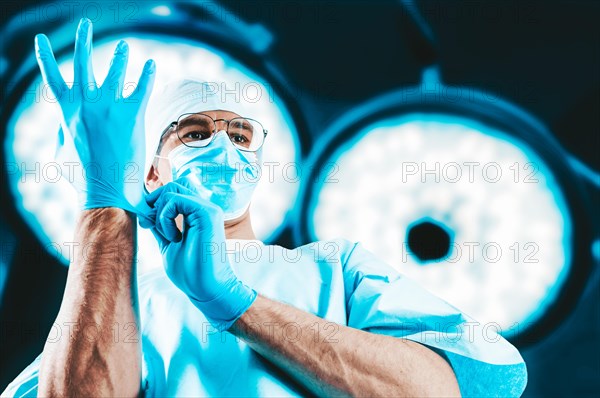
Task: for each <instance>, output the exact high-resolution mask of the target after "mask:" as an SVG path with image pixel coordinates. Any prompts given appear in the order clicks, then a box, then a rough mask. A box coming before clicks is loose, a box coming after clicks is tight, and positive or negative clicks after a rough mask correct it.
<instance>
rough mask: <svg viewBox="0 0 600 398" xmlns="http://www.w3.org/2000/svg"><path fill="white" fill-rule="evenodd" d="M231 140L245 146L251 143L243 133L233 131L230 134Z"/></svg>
mask: <svg viewBox="0 0 600 398" xmlns="http://www.w3.org/2000/svg"><path fill="white" fill-rule="evenodd" d="M229 138H230V139H231V142H233V143H236V144H240V145H243V146H245V147H247V146H249V145H250V140H249V139H248V138H247V137H246V136H245V135H243V134H239V133H233V134H231V135H230V136H229Z"/></svg>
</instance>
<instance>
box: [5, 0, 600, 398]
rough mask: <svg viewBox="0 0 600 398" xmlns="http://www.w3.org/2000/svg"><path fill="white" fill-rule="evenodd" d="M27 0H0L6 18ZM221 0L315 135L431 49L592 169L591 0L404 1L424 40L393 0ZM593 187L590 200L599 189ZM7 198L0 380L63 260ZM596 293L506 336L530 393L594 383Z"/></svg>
mask: <svg viewBox="0 0 600 398" xmlns="http://www.w3.org/2000/svg"><path fill="white" fill-rule="evenodd" d="M35 3H36V2H34V1H18V2H6V1H0V6H1V8H2V10H1V15H0V18H1V24H2V26H4V25H5V23H6V22H7V21H8V20H9V19H10V18H11V16H13V15H14V14H15V13H17V12H20V11H22V10H23V9H25V8H26V7H28V6H29V5H32V4H35ZM222 4H224V5H226V6H227V7H228V8H229V9H230V10H232V11H234V12H236V13H237V14H239V15H240V16H242V17H243V18H244V19H245V20H248V21H257V22H261V23H263V24H264V25H265V26H266V27H267V28H268V29H269V30H270V31H271V32H272V33H273V35H274V37H275V44H274V47H273V49H272V51H271V55H272V56H273V57H274V59H276V60H277V62H278V63H279V66H280V68H281V69H282V70H284V71H285V73H286V74H287V77H288V79H289V80H290V81H292V82H293V83H294V84H295V86H296V88H298V89H299V90H300V91H301V92H302V93H303V95H302V98H299V99H298V104H299V106H300V108H301V109H302V111H303V112H304V114H305V115H308V117H307V120H306V122H307V125H308V127H309V128H308V130H307V131H310V132H312V133H311V134H312V135H313V136H312V137H310V141H313V142H314V140H318V132H319V131H320V130H322V128H321V129H320V128H319V126H325V125H327V124H328V123H329V122H331V121H332V120H334V119H335V118H336V117H337V116H339V115H340V114H341V113H343V112H344V111H345V110H347V109H348V108H349V107H350V106H352V105H353V104H355V103H358V102H361V101H363V100H366V99H368V98H371V97H373V96H375V95H377V94H379V93H381V92H384V91H387V90H390V89H393V88H398V87H402V86H406V85H411V84H416V83H417V82H418V81H419V79H420V73H421V70H422V67H423V66H424V65H426V64H428V63H431V62H433V61H435V62H437V63H438V64H439V65H440V69H441V72H442V78H443V80H444V81H445V82H446V83H448V84H452V85H462V86H465V85H467V86H474V87H479V88H482V89H484V90H486V91H490V92H494V93H497V94H499V95H501V96H502V97H504V98H505V99H508V100H510V101H512V102H514V103H515V104H517V105H519V106H521V107H523V108H524V109H526V110H527V111H529V112H530V113H531V114H533V115H534V116H536V117H537V118H539V119H540V120H541V121H542V122H544V123H545V124H546V125H547V126H548V127H549V128H550V129H551V131H553V132H554V133H555V135H556V138H557V139H558V141H559V142H560V143H561V144H562V145H563V146H564V148H565V149H566V150H567V151H568V152H570V153H572V154H573V155H575V156H576V157H577V158H578V159H580V160H582V161H583V162H585V163H586V164H587V165H588V166H589V167H591V168H592V169H594V170H600V156H599V153H600V135H599V134H600V72H599V71H600V31H599V29H598V27H597V26H598V20H599V17H600V12H599V11H600V2H598V1H544V2H542V1H520V2H517V1H489V2H486V1H443V0H422V1H416V2H413V5H414V6H416V7H417V9H418V10H419V11H420V13H421V15H422V16H423V18H424V20H425V21H426V22H427V25H428V26H429V27H430V28H431V33H432V36H433V37H434V38H435V40H434V42H433V44H431V43H429V42H427V43H420V42H419V40H421V39H420V38H419V37H415V35H416V36H418V34H416V33H415V29H414V27H413V26H411V25H410V23H409V22H408V18H407V15H406V14H407V11H406V9H401V8H400V6H399V3H398V2H397V1H339V2H338V1H321V2H311V1H308V2H300V1H280V2H276V1H266V2H232V1H224V2H222ZM75 24H76V23H74V26H75ZM74 26H73V31H74ZM39 32H44V24H43V23H40V26H39ZM33 33H38V32H33ZM415 43H416V44H415ZM0 46H2V48H1V50H2V51H1V52H2V54H4V55H6V54H8V55H9V57H10V58H11V59H12V58H13V57H14V59H19V58H20V57H22V56H23V54H25V53H26V54H30V53H32V52H33V34H32V35H31V36H30V37H28V38H24V39H23V42H12V41H11V42H6V41H5V40H4V38H0ZM3 78H6V76H3ZM2 84H4V82H3V83H2ZM3 133H4V132H3ZM1 194H2V196H3V200H2V203H5V201H8V200H10V199H9V197H8V195H10V193H9V192H7V191H5V190H3V191H2V192H1ZM593 195H594V196H593V198H592V200H593V202H592V203H593V204H594V205H595V206H597V205H598V204H599V201H598V196H597V191H595V193H594V194H593ZM5 208H6V207H4V206H3V207H2V209H0V237H1V240H2V247H3V248H10V253H11V254H12V258H11V259H10V264H11V267H10V272H9V274H8V281H7V285H6V289H5V291H4V293H3V299H2V306H1V307H0V333H1V335H0V344H1V347H0V390H3V389H4V388H5V387H6V385H7V384H8V383H9V382H10V381H11V380H12V379H13V378H14V377H15V376H16V375H17V374H18V373H19V372H20V371H21V370H22V369H23V368H24V367H25V366H26V365H27V364H29V363H30V362H31V361H32V360H33V359H34V358H35V356H37V354H38V353H39V352H41V349H42V347H43V341H44V340H45V338H46V337H47V333H48V331H49V328H50V325H51V324H52V322H53V320H54V318H55V316H56V313H57V311H58V307H59V305H60V300H61V298H62V292H63V289H64V283H65V277H66V268H65V267H63V266H62V265H60V264H58V263H57V262H56V261H55V260H54V259H53V258H51V257H50V256H49V255H47V254H45V253H44V251H43V250H42V249H41V248H40V245H39V243H38V242H37V240H36V239H35V237H34V236H33V235H32V234H31V232H30V231H29V230H28V229H27V227H25V226H24V225H22V224H21V223H18V222H15V221H14V219H15V217H14V215H9V214H5ZM3 250H4V249H3ZM7 252H8V251H6V250H4V251H3V253H7ZM575 266H577V264H575ZM596 266H597V264H596ZM577 293H581V292H577ZM599 303H600V290H599V284H598V280H590V281H589V283H588V285H587V292H586V294H583V295H582V298H581V299H580V301H579V303H578V305H577V307H576V308H575V310H574V311H573V312H572V314H571V315H570V316H569V317H567V319H566V320H565V321H564V322H563V323H562V325H561V326H560V327H558V328H556V329H555V330H550V331H548V333H547V334H546V336H545V337H544V338H540V339H539V340H537V341H526V342H515V344H516V345H517V346H519V347H520V349H521V353H522V355H523V357H524V358H525V361H526V363H527V366H528V371H529V384H528V387H527V389H526V391H525V396H538V395H539V396H598V394H599V393H600V304H599Z"/></svg>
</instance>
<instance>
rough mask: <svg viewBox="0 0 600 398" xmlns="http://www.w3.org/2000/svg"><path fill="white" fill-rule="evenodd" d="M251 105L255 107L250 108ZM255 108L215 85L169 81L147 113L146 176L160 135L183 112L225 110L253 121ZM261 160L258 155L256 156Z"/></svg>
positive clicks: (159, 91)
mask: <svg viewBox="0 0 600 398" xmlns="http://www.w3.org/2000/svg"><path fill="white" fill-rule="evenodd" d="M253 105H254V106H253ZM255 106H256V104H254V103H253V102H251V101H247V100H245V99H244V96H243V95H240V93H238V92H235V91H232V90H229V91H228V90H226V89H224V87H223V85H222V84H220V83H217V82H214V83H213V82H200V81H196V80H192V79H177V80H172V81H170V82H168V83H167V84H166V85H165V86H163V88H162V90H155V91H154V93H152V97H151V98H150V102H149V103H148V109H147V110H146V164H145V169H144V172H145V173H147V172H148V170H149V169H150V166H151V165H152V161H153V159H154V155H155V154H156V149H157V148H158V144H159V142H160V135H161V133H162V132H163V131H164V130H165V128H166V127H167V126H168V125H169V124H170V123H171V122H174V121H176V120H177V118H178V117H179V116H180V115H182V114H184V113H193V112H203V111H210V110H224V111H230V112H234V113H237V114H238V115H240V116H244V117H249V118H253V119H255V118H256V117H254V116H253V115H252V110H253V108H254V107H255ZM257 155H258V156H259V158H260V154H257Z"/></svg>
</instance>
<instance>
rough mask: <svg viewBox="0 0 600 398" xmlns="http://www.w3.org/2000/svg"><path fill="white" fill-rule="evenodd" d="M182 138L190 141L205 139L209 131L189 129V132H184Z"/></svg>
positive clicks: (208, 135)
mask: <svg viewBox="0 0 600 398" xmlns="http://www.w3.org/2000/svg"><path fill="white" fill-rule="evenodd" d="M182 138H183V139H184V140H192V141H199V140H206V139H208V138H210V132H208V131H190V132H187V133H185V134H184V135H183V137H182Z"/></svg>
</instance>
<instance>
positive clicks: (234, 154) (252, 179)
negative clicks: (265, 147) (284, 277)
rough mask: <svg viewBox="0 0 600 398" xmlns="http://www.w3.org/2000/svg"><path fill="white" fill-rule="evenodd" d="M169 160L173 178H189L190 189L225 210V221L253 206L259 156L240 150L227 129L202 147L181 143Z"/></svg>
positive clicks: (171, 153) (168, 157) (257, 178)
mask: <svg viewBox="0 0 600 398" xmlns="http://www.w3.org/2000/svg"><path fill="white" fill-rule="evenodd" d="M157 157H159V158H165V157H164V156H158V155H157ZM166 159H168V160H169V162H170V164H171V172H172V176H173V180H176V179H178V178H181V177H187V180H188V181H189V182H190V183H191V184H192V185H193V186H192V187H191V188H193V189H194V190H195V191H197V192H198V194H199V195H200V196H201V197H202V198H204V199H206V200H208V201H210V202H212V203H214V204H216V205H217V206H219V207H220V208H221V209H222V210H223V216H224V219H225V220H233V219H236V218H238V217H240V216H241V215H242V214H244V212H245V211H246V210H247V209H248V207H249V206H250V200H251V199H252V194H253V192H254V188H256V185H257V183H258V180H259V178H260V167H259V164H258V159H257V155H256V153H255V152H242V151H240V150H238V149H237V148H236V147H235V146H233V144H232V143H231V141H229V137H228V136H227V133H225V131H219V132H217V133H216V136H215V137H214V139H213V141H212V142H211V143H210V144H209V145H207V146H205V147H202V148H193V147H189V146H185V145H180V146H178V147H177V148H175V149H173V150H172V151H171V152H169V154H168V155H167V157H166Z"/></svg>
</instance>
